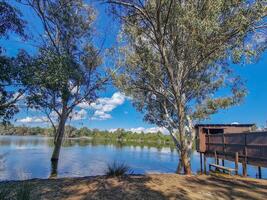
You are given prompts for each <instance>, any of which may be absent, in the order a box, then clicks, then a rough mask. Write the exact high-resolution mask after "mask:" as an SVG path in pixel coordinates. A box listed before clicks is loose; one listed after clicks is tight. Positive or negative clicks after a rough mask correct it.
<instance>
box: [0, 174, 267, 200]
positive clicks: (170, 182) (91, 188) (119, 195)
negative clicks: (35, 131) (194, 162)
mask: <svg viewBox="0 0 267 200" xmlns="http://www.w3.org/2000/svg"><path fill="white" fill-rule="evenodd" d="M22 183H23V182H8V183H3V182H2V183H0V188H1V187H7V186H8V185H18V184H22ZM27 183H29V184H31V185H32V192H31V197H32V198H31V199H36V200H38V199H47V200H48V199H49V200H52V199H53V200H58V199H64V200H86V199H111V200H118V199H123V200H125V199H152V200H157V199H267V180H257V179H248V178H247V179H244V178H240V177H235V176H233V177H230V176H221V175H216V176H215V175H212V176H206V175H197V176H182V175H177V174H151V175H145V176H128V177H123V178H106V177H104V176H97V177H83V178H62V179H46V180H40V179H35V180H29V181H27Z"/></svg>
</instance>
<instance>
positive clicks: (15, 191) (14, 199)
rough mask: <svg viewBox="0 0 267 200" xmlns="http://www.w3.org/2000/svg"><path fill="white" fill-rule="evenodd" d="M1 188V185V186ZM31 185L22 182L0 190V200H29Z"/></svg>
mask: <svg viewBox="0 0 267 200" xmlns="http://www.w3.org/2000/svg"><path fill="white" fill-rule="evenodd" d="M2 186H3V185H2ZM31 192H32V185H30V184H29V183H27V182H22V183H20V184H19V185H16V186H15V185H13V184H12V185H9V186H7V187H1V188H0V200H31V199H32V198H31Z"/></svg>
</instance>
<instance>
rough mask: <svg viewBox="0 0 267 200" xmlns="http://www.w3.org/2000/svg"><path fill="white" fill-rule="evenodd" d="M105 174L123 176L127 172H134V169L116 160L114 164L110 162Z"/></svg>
mask: <svg viewBox="0 0 267 200" xmlns="http://www.w3.org/2000/svg"><path fill="white" fill-rule="evenodd" d="M105 174H106V176H108V177H121V176H125V175H127V174H133V171H132V170H131V168H130V167H129V166H128V165H126V164H125V163H119V162H116V161H114V162H113V163H112V164H108V166H107V170H106V172H105Z"/></svg>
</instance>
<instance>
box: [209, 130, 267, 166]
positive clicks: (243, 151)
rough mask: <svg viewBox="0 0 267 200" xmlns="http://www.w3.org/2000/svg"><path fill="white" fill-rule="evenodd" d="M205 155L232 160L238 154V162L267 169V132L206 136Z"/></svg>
mask: <svg viewBox="0 0 267 200" xmlns="http://www.w3.org/2000/svg"><path fill="white" fill-rule="evenodd" d="M205 137H206V138H205V141H206V152H205V153H206V154H207V155H208V156H213V155H214V152H216V153H217V154H218V157H219V158H222V159H227V160H234V159H235V154H236V152H238V155H239V159H240V160H239V161H240V162H245V163H248V164H251V165H256V166H261V167H267V132H249V133H227V134H212V135H211V134H209V135H208V134H207V135H206V136H205Z"/></svg>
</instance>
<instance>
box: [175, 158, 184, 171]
mask: <svg viewBox="0 0 267 200" xmlns="http://www.w3.org/2000/svg"><path fill="white" fill-rule="evenodd" d="M182 169H183V163H182V160H181V159H180V158H179V161H178V166H177V169H176V174H181V173H182Z"/></svg>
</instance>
